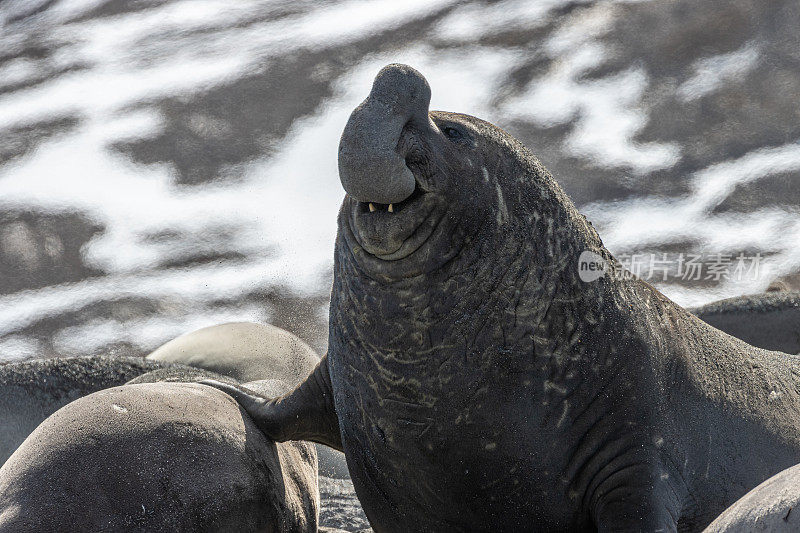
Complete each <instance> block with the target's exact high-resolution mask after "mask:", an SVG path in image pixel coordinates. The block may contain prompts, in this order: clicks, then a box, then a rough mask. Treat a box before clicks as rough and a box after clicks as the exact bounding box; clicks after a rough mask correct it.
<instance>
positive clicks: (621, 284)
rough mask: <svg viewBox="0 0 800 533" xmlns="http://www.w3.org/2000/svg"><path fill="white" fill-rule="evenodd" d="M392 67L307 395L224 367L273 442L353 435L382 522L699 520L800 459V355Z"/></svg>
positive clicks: (612, 524)
mask: <svg viewBox="0 0 800 533" xmlns="http://www.w3.org/2000/svg"><path fill="white" fill-rule="evenodd" d="M429 97H430V89H429V87H428V84H427V82H426V81H425V79H424V78H423V77H422V76H421V75H420V74H419V73H418V72H416V71H415V70H413V69H412V68H410V67H407V66H404V65H390V66H388V67H386V68H384V69H383V70H382V71H381V72H380V73H379V74H378V76H377V78H376V79H375V83H374V85H373V88H372V92H371V93H370V95H369V97H368V98H367V99H366V100H365V101H364V103H362V104H361V105H360V106H359V107H358V108H357V109H356V110H355V111H354V112H353V115H352V116H351V118H350V120H349V122H348V124H347V126H346V128H345V131H344V134H343V136H342V140H341V145H340V159H339V170H340V175H341V180H342V183H343V185H344V187H345V190H346V191H347V197H346V198H345V200H344V203H343V205H342V209H341V211H340V214H339V233H338V237H337V241H336V252H335V270H334V284H333V293H332V301H331V308H330V334H329V335H330V337H329V352H328V354H327V356H326V357H325V358H323V359H322V361H321V362H320V364H319V366H318V367H317V369H316V370H315V372H314V373H313V374H312V375H311V376H310V377H309V379H308V380H307V381H306V382H305V383H304V384H302V385H301V386H300V387H298V389H296V390H295V391H294V392H293V393H291V394H289V395H287V396H284V397H281V398H278V399H274V400H267V399H264V398H260V397H258V396H256V395H252V394H248V393H246V392H243V391H241V390H239V389H236V388H233V387H229V386H225V385H219V387H220V388H222V389H224V390H227V391H228V392H229V393H230V394H232V395H234V396H235V397H236V398H237V399H238V400H239V401H240V403H241V404H242V405H243V406H244V407H245V408H246V409H247V410H248V411H249V412H250V413H251V414H252V416H253V417H254V419H255V420H256V421H257V423H258V424H259V427H260V428H261V429H262V430H263V431H265V432H266V433H267V434H268V435H270V436H271V437H273V438H275V439H277V440H283V439H298V438H304V439H310V440H316V441H318V442H323V443H327V444H329V445H332V446H335V447H338V448H342V449H344V452H345V454H346V457H347V463H348V466H349V469H350V473H351V476H352V479H353V483H354V485H355V488H356V491H357V493H358V496H359V499H360V500H361V502H362V504H363V506H364V510H365V512H366V514H367V516H368V517H369V520H370V522H371V524H372V525H373V527H374V528H375V530H377V531H382V532H383V531H390V532H395V531H396V532H405V531H426V532H442V531H523V530H524V531H528V530H531V529H535V530H540V531H567V530H568V531H576V530H587V531H591V530H595V529H597V530H599V531H676V530H677V529H680V530H682V531H698V530H700V529H702V528H703V527H704V526H705V525H707V524H708V523H709V522H711V521H712V520H713V519H714V518H715V517H716V516H717V515H718V514H719V513H720V512H722V511H723V510H724V509H725V508H726V507H727V506H728V505H730V504H731V503H733V502H734V501H736V500H737V499H738V498H739V497H740V496H742V495H743V494H745V493H746V492H747V491H748V490H749V489H751V488H753V487H755V486H756V485H758V484H759V483H761V482H762V481H764V480H765V479H767V478H768V477H770V476H771V475H773V474H775V473H777V472H779V471H781V470H783V469H785V468H787V467H789V466H791V465H794V464H795V463H798V462H800V431H798V430H799V429H800V396H799V395H798V386H800V378H798V376H800V360H798V358H797V357H792V356H789V355H787V354H783V353H778V352H770V351H766V350H762V349H758V348H754V347H752V346H750V345H748V344H746V343H744V342H742V341H740V340H738V339H735V338H733V337H730V336H729V335H727V334H724V333H722V332H721V331H719V330H716V329H714V328H713V327H711V326H709V325H708V324H705V323H704V322H702V321H701V320H699V319H698V318H696V317H694V316H692V315H691V314H689V313H688V312H687V311H685V310H684V309H682V308H681V307H680V306H678V305H676V304H674V303H673V302H671V301H670V300H668V299H667V298H666V297H664V296H663V295H661V294H660V293H659V292H658V291H657V290H655V289H654V288H652V287H651V286H650V285H648V284H647V283H644V282H643V281H641V280H638V279H628V278H626V277H624V276H608V275H607V276H602V277H600V278H599V279H596V280H595V281H592V282H584V281H581V279H580V277H579V271H578V260H579V258H580V256H581V254H582V253H584V252H587V251H588V252H592V253H593V254H596V255H597V256H599V257H601V258H603V259H604V260H605V261H607V262H609V263H611V262H613V261H612V257H611V255H610V254H609V252H608V251H607V250H606V249H605V248H604V247H603V244H602V242H601V241H600V238H599V237H598V235H597V233H596V232H595V230H594V229H593V228H592V226H591V225H590V224H589V223H588V222H587V221H586V219H585V218H584V217H583V216H581V215H580V214H579V213H578V211H577V210H576V209H575V207H574V206H573V204H572V203H571V202H570V200H569V199H568V198H567V197H566V196H565V194H564V193H563V191H562V190H561V189H560V188H559V186H558V185H557V184H556V183H555V181H554V180H553V178H552V177H551V176H550V174H549V173H548V172H547V171H546V170H545V169H544V168H543V167H542V165H541V164H540V163H539V161H538V160H537V159H536V158H535V157H534V156H533V155H532V154H531V153H530V152H529V151H528V150H527V149H525V148H524V147H523V146H522V145H521V144H520V143H519V142H518V141H516V140H515V139H514V138H513V137H511V136H510V135H508V134H507V133H506V132H504V131H502V130H500V129H499V128H496V127H495V126H493V125H491V124H488V123H486V122H483V121H481V120H478V119H476V118H473V117H469V116H466V115H459V114H452V113H442V112H433V113H428V102H429Z"/></svg>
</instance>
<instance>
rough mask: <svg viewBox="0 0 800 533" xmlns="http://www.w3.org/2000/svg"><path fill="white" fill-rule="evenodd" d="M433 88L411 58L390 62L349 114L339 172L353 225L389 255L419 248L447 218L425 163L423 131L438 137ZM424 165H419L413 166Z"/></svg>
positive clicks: (378, 254) (361, 241) (374, 248)
mask: <svg viewBox="0 0 800 533" xmlns="http://www.w3.org/2000/svg"><path fill="white" fill-rule="evenodd" d="M430 98H431V91H430V86H429V85H428V82H427V81H425V78H424V77H422V75H421V74H420V73H419V72H417V71H416V70H414V69H412V68H411V67H409V66H407V65H389V66H387V67H385V68H383V69H382V70H381V71H380V72H379V73H378V75H377V76H376V78H375V81H374V83H373V85H372V91H371V92H370V94H369V96H368V97H367V99H366V100H364V101H363V102H362V103H361V105H359V106H358V107H357V108H356V109H355V110H354V111H353V113H352V114H351V115H350V118H349V119H348V121H347V125H346V126H345V129H344V132H343V133H342V138H341V140H340V142H339V178H340V180H341V182H342V186H343V187H344V190H345V191H347V199H346V200H345V201H346V202H349V205H348V206H347V208H348V209H349V213H347V212H345V213H346V214H347V218H348V219H349V220H348V222H349V224H348V226H349V228H348V229H349V230H350V232H351V233H352V236H353V237H354V238H355V240H356V241H357V243H358V245H359V246H360V247H362V248H363V249H364V250H365V251H366V252H367V253H368V254H370V255H371V256H373V257H374V258H377V259H381V260H384V261H397V260H399V259H403V258H406V257H408V256H410V255H411V254H413V253H414V252H416V251H417V250H419V249H420V247H421V246H422V245H423V244H424V243H425V242H426V241H427V240H428V239H429V238H430V237H431V235H432V234H433V232H434V230H435V229H436V227H437V226H438V224H439V222H441V220H442V218H443V216H444V213H443V210H442V209H437V207H439V206H442V205H443V204H444V202H442V201H441V199H440V196H439V195H438V194H436V193H435V192H432V191H429V190H427V187H426V186H425V184H426V183H427V180H425V179H421V178H423V177H425V176H426V175H427V173H428V172H425V171H421V170H420V168H421V165H422V164H423V163H424V162H425V161H424V160H425V157H424V156H423V155H422V154H421V153H420V146H422V145H424V144H425V143H424V142H423V140H424V139H429V138H434V137H436V136H437V135H438V134H439V133H438V131H439V130H438V129H437V127H436V125H435V124H434V123H433V122H432V121H431V118H430V117H429V114H428V105H429V104H430ZM415 170H416V171H417V172H416V173H415V172H414V171H415Z"/></svg>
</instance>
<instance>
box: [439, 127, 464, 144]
mask: <svg viewBox="0 0 800 533" xmlns="http://www.w3.org/2000/svg"><path fill="white" fill-rule="evenodd" d="M442 133H444V134H445V135H446V136H447V137H448V138H449V139H450V140H452V141H458V140H460V139H463V138H464V134H463V133H461V130H459V129H456V128H453V127H452V126H445V127H444V128H442Z"/></svg>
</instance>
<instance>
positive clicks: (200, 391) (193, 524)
mask: <svg viewBox="0 0 800 533" xmlns="http://www.w3.org/2000/svg"><path fill="white" fill-rule="evenodd" d="M262 392H263V393H271V392H272V393H274V392H275V391H274V389H270V388H269V387H266V388H265V389H263V390H262ZM318 507H319V495H318V489H317V475H316V453H315V451H314V448H313V446H311V445H310V444H308V443H299V442H290V443H282V444H277V445H276V444H275V443H273V442H271V441H269V440H268V439H267V438H266V437H265V436H264V435H263V433H262V432H260V431H259V430H258V428H257V427H256V426H255V425H254V424H253V422H252V420H250V418H249V417H248V416H247V415H246V414H245V413H244V412H243V411H242V410H241V409H240V408H239V406H238V405H237V404H236V402H234V401H233V400H232V399H231V398H230V397H229V396H227V395H225V394H223V393H221V392H220V391H218V390H216V389H213V388H210V387H206V386H204V385H199V384H193V383H149V384H137V385H125V386H122V387H115V388H112V389H107V390H104V391H100V392H96V393H94V394H91V395H89V396H86V397H84V398H82V399H80V400H77V401H75V402H73V403H70V404H69V405H67V406H66V407H64V408H62V409H60V410H59V411H57V412H56V413H55V414H53V415H52V416H51V417H49V418H48V419H47V420H45V421H44V422H43V423H42V424H41V425H40V426H39V427H38V428H37V429H36V430H35V431H34V432H33V433H32V434H31V435H30V436H29V437H28V438H27V439H26V440H25V442H24V443H23V444H22V445H21V446H20V447H19V449H18V450H17V451H16V452H14V454H13V455H12V456H11V457H10V458H9V459H8V461H7V462H6V463H5V465H3V467H2V468H0V532H9V533H11V532H14V533H21V532H39V531H41V532H52V531H65V532H71V531H74V532H79V531H81V532H82V531H148V532H157V531H163V532H173V531H220V532H222V531H225V532H227V531H242V532H245V531H253V532H256V531H258V532H263V531H272V532H279V531H285V532H295V531H315V530H316V527H317V513H318Z"/></svg>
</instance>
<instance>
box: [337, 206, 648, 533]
mask: <svg viewBox="0 0 800 533" xmlns="http://www.w3.org/2000/svg"><path fill="white" fill-rule="evenodd" d="M524 203H527V202H524ZM491 211H493V210H490V212H491ZM516 215H519V214H516ZM488 220H489V221H490V222H487V224H486V225H485V226H483V229H482V230H480V231H478V232H477V233H476V234H475V235H474V236H472V237H471V238H470V239H469V240H468V244H466V245H465V246H463V247H462V248H461V249H460V250H459V253H458V255H457V257H456V258H455V259H454V260H453V261H451V262H450V263H448V264H447V265H446V266H445V267H444V268H442V269H437V270H436V271H435V272H432V273H429V274H427V275H423V276H416V277H412V278H410V279H403V280H399V281H396V282H390V283H387V282H385V281H382V280H376V279H373V277H371V276H370V275H369V273H367V272H364V271H363V270H361V269H360V267H359V264H358V261H357V259H356V258H355V257H354V254H358V253H363V251H361V250H359V249H358V248H357V247H356V248H355V251H354V250H353V248H351V247H350V246H348V243H347V236H346V232H347V229H346V227H347V226H346V225H347V223H348V222H347V209H346V206H345V207H343V210H342V213H341V214H340V227H344V228H345V229H344V230H341V231H340V236H339V238H338V240H337V247H336V250H337V251H336V266H335V281H334V287H333V292H332V295H333V297H332V303H331V318H330V325H331V328H330V338H329V354H328V357H329V368H330V372H331V380H332V384H333V389H334V399H335V402H336V410H337V414H338V416H339V420H340V428H341V430H342V436H343V445H344V447H345V450H346V451H347V450H348V449H351V450H353V453H348V454H347V456H348V462H349V467H350V470H351V474H352V476H353V479H354V483H355V484H356V487H357V490H358V487H359V486H363V489H362V490H361V491H360V492H359V495H360V497H361V498H362V500H363V499H364V498H366V499H367V500H369V501H364V502H363V503H364V507H365V509H366V510H367V513H368V516H370V520H371V521H373V523H374V524H379V529H380V530H386V531H408V530H409V529H408V528H409V527H411V528H412V529H414V530H419V531H449V530H453V531H459V530H491V529H495V530H496V528H497V527H498V524H504V526H503V527H507V528H508V530H520V528H522V529H525V528H527V527H529V526H530V524H532V523H535V524H539V525H540V526H541V527H546V528H547V529H550V530H558V529H561V530H574V529H576V528H578V529H584V528H586V527H589V524H590V523H591V516H590V515H591V513H590V507H591V505H592V502H591V495H590V489H591V485H592V484H593V483H596V482H597V479H592V477H593V476H594V475H596V474H597V471H598V470H599V469H600V468H601V465H602V466H606V465H607V463H609V462H610V461H611V459H612V456H614V455H615V454H617V453H618V452H619V451H620V450H624V449H627V448H631V447H633V444H632V443H633V442H634V441H635V440H637V437H639V439H638V440H640V441H641V440H643V439H649V437H647V436H648V435H650V434H652V433H654V431H653V428H652V424H651V422H650V418H651V413H650V412H649V411H650V407H648V408H644V406H643V404H642V403H641V402H637V401H636V398H637V396H639V395H641V394H644V391H645V390H646V389H647V388H648V386H650V387H651V386H652V385H651V384H648V383H647V376H646V375H644V376H641V375H640V376H639V377H638V379H637V380H636V381H631V380H626V379H622V377H623V376H626V375H629V373H630V372H631V371H633V369H630V371H629V370H628V369H624V368H621V367H622V366H624V364H625V363H626V362H624V361H623V362H620V361H619V360H617V359H616V358H614V357H608V355H609V354H610V353H611V352H613V351H616V350H620V349H626V347H630V349H636V348H638V349H640V350H644V349H645V348H644V346H638V347H637V341H636V339H635V338H634V337H633V336H632V335H629V334H627V333H624V332H622V333H615V334H612V333H613V332H612V331H610V330H609V327H610V326H611V325H614V329H622V328H624V327H625V321H626V318H625V310H624V309H619V308H618V307H617V306H616V305H614V304H612V305H605V306H604V305H600V303H601V302H602V300H603V298H604V297H606V296H607V294H606V293H608V292H609V291H608V283H606V282H605V281H602V280H601V281H600V282H599V283H596V284H593V285H591V286H589V285H586V286H585V287H581V285H583V284H581V283H580V282H579V281H578V280H577V279H573V278H577V269H576V268H572V266H573V264H570V265H569V267H567V266H566V264H562V263H561V262H555V263H554V262H553V261H552V259H549V258H548V259H545V258H546V257H548V256H549V257H555V256H558V255H563V256H564V257H565V258H570V257H573V256H574V257H577V254H579V250H580V249H582V248H585V247H594V248H597V247H598V246H600V244H599V239H596V237H595V236H594V232H593V231H591V232H590V231H587V232H586V234H587V235H589V236H590V237H589V239H588V240H587V239H586V238H577V239H576V238H575V236H574V233H575V232H574V231H573V228H572V227H571V226H572V225H574V224H579V225H582V226H585V227H586V228H587V229H588V225H587V224H586V223H585V221H584V220H583V218H582V217H580V216H576V214H575V213H569V212H567V211H563V212H559V211H558V210H554V211H548V210H547V209H544V210H538V209H532V210H531V212H529V213H527V214H526V215H522V216H519V218H515V219H514V220H507V221H504V223H503V226H504V227H503V228H502V229H503V231H501V232H498V231H497V229H498V228H497V227H496V224H497V218H496V217H493V216H490V217H489V219H488ZM533 235H542V236H546V237H545V238H542V239H541V240H540V241H539V242H536V241H534V239H533V238H532V236H533ZM566 262H567V261H565V262H564V263H566ZM575 264H576V263H575ZM565 287H566V288H568V290H565ZM612 341H613V344H614V345H615V346H616V347H614V348H612V347H611V345H612ZM639 344H641V343H639ZM608 388H613V389H614V390H615V392H616V394H615V395H614V396H610V395H608V394H607V392H606V389H608ZM615 413H619V414H622V416H623V417H624V418H620V417H619V416H615V415H614V414H615ZM587 432H591V434H592V438H591V439H588V440H587V439H586V434H587ZM656 453H657V450H656V449H655V446H653V449H652V450H647V449H645V450H639V449H637V450H634V451H633V454H632V456H631V460H632V461H634V462H635V461H636V460H637V458H636V457H635V456H636V455H643V456H650V455H653V454H656ZM362 494H363V495H364V496H361V495H362ZM448 511H450V512H448ZM515 528H516V529H515Z"/></svg>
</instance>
